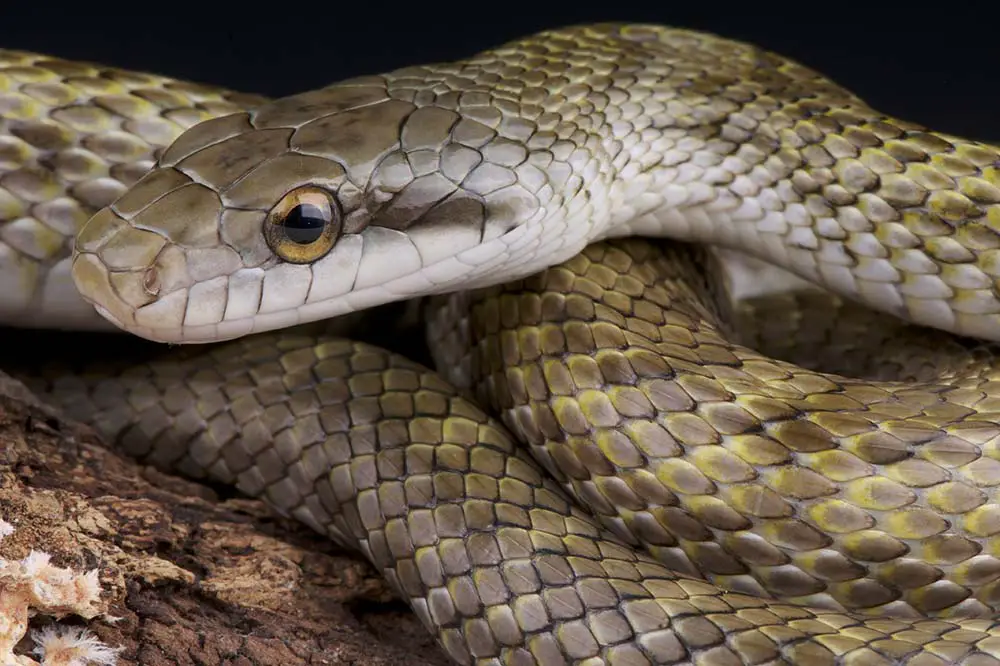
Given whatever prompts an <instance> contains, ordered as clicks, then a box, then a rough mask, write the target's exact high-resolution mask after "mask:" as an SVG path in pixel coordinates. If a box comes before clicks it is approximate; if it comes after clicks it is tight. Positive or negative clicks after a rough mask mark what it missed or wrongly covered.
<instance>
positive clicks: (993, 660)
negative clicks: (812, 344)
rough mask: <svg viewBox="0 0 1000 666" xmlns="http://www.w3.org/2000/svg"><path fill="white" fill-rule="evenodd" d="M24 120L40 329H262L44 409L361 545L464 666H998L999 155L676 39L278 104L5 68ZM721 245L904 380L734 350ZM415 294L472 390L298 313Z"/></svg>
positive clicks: (325, 314) (9, 122)
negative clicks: (789, 278)
mask: <svg viewBox="0 0 1000 666" xmlns="http://www.w3.org/2000/svg"><path fill="white" fill-rule="evenodd" d="M244 109H250V110H244ZM0 111H2V117H3V120H2V125H0V127H2V130H3V131H2V134H0V169H2V171H0V174H2V175H0V224H2V229H0V253H2V254H0V275H2V280H3V285H4V290H3V292H4V293H3V299H5V300H4V301H3V305H2V309H3V313H4V314H5V316H6V317H7V318H8V319H9V320H13V323H15V324H22V325H23V324H28V325H38V326H52V327H62V328H100V327H101V322H103V321H104V320H103V319H101V318H100V317H97V316H96V315H95V314H94V312H93V308H91V307H90V305H88V303H87V302H89V303H91V304H93V305H96V306H97V310H98V311H99V312H100V313H101V314H102V315H104V318H105V319H107V320H110V321H112V322H114V323H115V324H116V325H117V326H118V327H120V328H124V329H125V330H127V331H131V332H133V333H135V334H138V335H139V336H142V337H145V338H149V339H151V340H157V341H167V342H212V341H220V340H227V339H233V338H238V339H236V340H234V341H232V342H228V343H225V344H219V345H211V346H209V347H205V346H202V345H191V346H183V347H180V348H174V349H170V350H167V351H165V352H164V353H163V358H162V359H159V360H152V361H149V362H144V363H140V364H137V365H135V366H133V367H131V368H130V369H129V370H127V371H123V372H120V373H113V372H112V373H110V374H108V373H105V374H101V373H99V372H97V371H91V372H86V373H83V374H79V375H55V374H51V375H48V376H47V379H45V380H44V381H42V382H41V384H40V386H41V388H42V389H43V390H44V391H45V392H46V394H47V395H48V397H49V399H50V400H51V401H53V402H55V403H57V404H62V405H64V406H66V408H67V409H68V410H70V411H71V413H74V414H76V415H79V416H81V417H85V418H86V419H87V420H89V421H90V422H92V423H93V424H94V425H95V426H96V427H97V428H98V429H99V430H100V431H102V432H103V433H104V434H105V435H106V436H107V437H108V439H109V440H110V441H114V442H117V443H118V445H119V446H121V447H123V448H124V449H125V450H127V451H128V452H130V453H132V454H134V455H137V456H139V457H142V458H144V459H146V460H150V461H152V462H154V463H156V464H160V465H163V466H166V467H170V468H173V469H177V470H180V471H182V472H186V473H188V474H192V475H195V476H202V477H204V476H208V477H211V478H213V479H216V480H219V481H224V482H230V483H233V484H235V485H236V486H237V487H239V489H240V490H242V491H243V492H245V493H248V494H249V495H253V496H257V497H262V498H264V499H265V500H267V501H268V502H270V503H271V504H272V505H273V506H275V507H276V508H277V509H278V510H280V511H282V512H284V513H285V514H288V515H292V516H296V517H298V518H299V519H301V520H303V521H305V522H306V523H308V524H309V525H311V526H312V527H314V528H315V529H317V530H319V531H320V532H322V533H324V534H327V535H329V536H330V537H332V538H334V539H336V540H337V541H339V542H341V543H343V544H345V545H347V546H350V547H354V548H357V549H359V550H360V551H361V552H362V553H363V554H364V555H365V556H366V557H367V558H368V559H369V560H370V561H371V562H372V563H373V565H374V566H375V567H377V568H378V569H379V570H380V571H381V572H382V573H383V574H384V575H385V576H386V578H387V579H388V580H389V582H390V583H391V585H392V586H393V588H394V589H395V590H396V591H397V592H398V593H399V594H400V596H401V597H402V598H404V599H406V600H407V601H408V602H409V604H410V605H411V606H412V608H413V609H414V611H415V612H416V613H417V615H419V617H420V618H421V620H422V621H423V622H424V623H425V624H426V626H427V627H428V629H429V630H430V631H432V632H434V633H435V634H436V636H437V637H438V639H439V640H440V643H441V644H442V646H443V647H444V649H445V650H446V651H447V652H448V654H449V655H451V657H452V658H453V659H454V660H455V661H457V662H459V663H463V664H482V665H486V664H500V663H504V664H535V663H537V664H563V663H578V664H587V665H592V664H598V663H608V664H618V665H624V664H629V665H635V666H638V665H641V664H650V663H655V664H674V663H693V664H712V665H715V664H719V665H728V664H810V665H813V664H866V665H867V664H896V663H906V664H913V665H918V664H919V665H921V666H930V665H932V664H935V665H936V664H946V663H964V664H977V665H980V664H1000V623H998V622H997V620H996V615H995V613H996V611H997V607H998V605H1000V536H998V535H1000V498H998V496H997V493H996V490H995V489H996V488H997V487H998V484H1000V426H998V423H997V421H998V417H1000V370H998V368H1000V365H998V362H997V352H996V350H997V348H996V347H995V346H993V341H996V340H998V339H1000V299H998V289H1000V155H998V149H997V148H996V147H994V146H990V145H986V144H983V143H979V142H975V141H970V140H966V139H962V138H958V137H954V136H949V135H945V134H941V133H938V132H933V131H929V130H927V129H924V128H922V127H919V126H917V125H914V124H911V123H907V122H903V121H900V120H897V119H895V118H891V117H888V116H886V115H885V114H882V113H879V112H878V111H875V110H873V109H871V108H870V107H868V106H867V105H866V104H865V103H864V102H863V101H862V100H860V99H858V98H857V97H855V96H854V95H852V94H851V93H849V92H847V91H845V90H843V89H841V88H840V87H838V86H837V85H835V84H833V83H831V82H830V81H828V80H826V79H824V78H823V77H822V76H820V75H819V74H817V73H815V72H813V71H810V70H809V69H806V68H804V67H802V66H801V65H798V64H796V63H794V62H791V61H789V60H787V59H785V58H782V57H780V56H777V55H774V54H771V53H768V52H765V51H762V50H760V49H758V48H755V47H753V46H749V45H746V44H742V43H737V42H733V41H730V40H726V39H721V38H718V37H715V36H711V35H706V34H701V33H696V32H691V31H686V30H677V29H672V28H664V27H657V26H646V25H596V26H585V27H576V28H569V29H564V30H553V31H549V32H545V33H542V34H538V35H535V36H531V37H528V38H525V39H522V40H518V41H515V42H512V43H510V44H507V45H504V46H501V47H499V48H496V49H493V50H490V51H486V52H484V53H480V54H478V55H475V56H473V57H471V58H469V59H466V60H462V61H458V62H451V63H441V64H434V65H425V66H415V67H409V68H406V69H401V70H398V71H394V72H390V73H386V74H381V75H377V76H364V77H360V78H356V79H352V80H349V81H344V82H340V83H335V84H333V85H331V86H329V87H326V88H323V89H320V90H315V91H311V92H307V93H304V94H300V95H295V96H291V97H288V98H284V99H280V100H277V101H266V100H261V99H257V98H252V97H246V96H239V95H236V94H234V93H229V92H227V91H222V90H218V89H213V88H206V87H203V86H195V85H191V84H187V83H182V82H177V81H171V80H167V79H164V78H162V77H155V76H151V75H146V74H136V73H130V72H123V71H120V70H114V69H109V68H100V67H97V66H93V65H86V64H80V63H69V62H65V61H60V60H56V59H51V58H46V57H43V56H39V55H33V54H29V53H21V52H0ZM167 146H169V147H167ZM91 215H93V217H92V218H91V217H90V216H91ZM88 218H90V220H89V222H88V221H87V220H88ZM77 232H79V233H77ZM74 235H75V243H74V241H73V238H74ZM666 238H669V239H670V240H665V239H666ZM695 241H696V242H698V243H699V245H687V244H683V242H695ZM700 244H712V245H714V246H718V247H721V248H733V249H738V250H741V251H743V252H745V253H747V254H749V255H751V256H753V257H756V258H757V259H760V260H765V261H767V262H770V263H774V264H777V265H779V266H782V267H784V268H786V269H788V270H789V271H791V272H792V273H794V274H796V275H798V276H799V277H801V278H805V279H806V280H808V281H810V282H814V283H817V284H820V285H823V286H824V287H826V288H827V289H829V290H831V291H832V292H834V293H836V294H839V295H840V296H842V297H844V299H845V301H835V302H836V303H844V302H846V301H853V302H858V303H860V304H863V305H865V306H869V307H871V308H875V309H877V310H880V311H882V312H884V313H886V315H885V316H884V319H883V320H882V321H883V322H885V325H886V326H887V327H888V328H887V329H878V330H886V331H888V333H882V334H881V335H882V336H883V337H882V338H878V335H880V334H879V333H877V332H876V333H873V331H874V330H875V329H869V328H867V327H860V328H857V329H856V330H855V335H856V339H852V340H846V341H845V340H844V339H843V337H840V338H839V339H838V337H837V336H838V335H840V334H839V333H838V331H839V330H841V329H838V326H841V323H842V322H843V321H846V319H843V318H841V316H840V314H839V313H840V312H841V310H840V309H838V308H841V307H842V306H841V305H836V306H831V307H832V308H833V309H831V310H829V311H828V315H829V316H828V320H829V321H828V324H829V325H828V328H827V329H826V331H827V332H826V335H828V337H829V340H827V342H830V343H831V344H841V350H842V352H843V354H844V355H849V354H850V353H853V352H854V351H856V347H857V345H859V344H862V343H866V344H867V343H870V342H871V341H872V340H876V339H878V340H881V341H882V342H881V344H880V347H881V348H879V349H869V350H863V355H867V357H871V358H876V359H881V360H875V361H872V362H869V363H867V365H865V364H862V365H864V366H865V367H866V368H868V371H866V372H867V375H865V374H864V373H862V375H863V376H860V377H858V376H856V377H853V378H852V377H847V376H844V375H842V374H827V373H824V372H820V371H817V370H814V369H808V368H806V367H803V365H802V364H793V363H791V362H789V361H787V360H775V359H773V358H769V357H768V356H765V355H763V354H762V353H761V352H760V351H755V350H754V349H751V348H749V347H747V346H741V345H740V344H736V342H735V341H734V340H735V338H733V337H731V336H732V333H731V332H730V327H729V324H728V323H727V322H728V321H729V319H728V318H729V316H730V315H731V314H732V313H731V312H730V310H731V308H730V307H729V306H726V305H725V304H724V300H725V299H723V298H721V295H722V292H723V291H724V289H725V286H724V285H723V284H722V281H720V280H718V279H716V278H714V277H712V276H713V275H714V273H709V272H706V270H705V266H706V265H710V264H711V262H710V261H709V258H707V257H705V256H703V255H704V254H705V253H706V251H705V250H703V249H700V248H701V247H702V246H701V245H700ZM713 256H714V255H713ZM706 262H708V264H706ZM71 279H72V280H73V281H74V282H75V284H76V286H77V287H78V288H79V292H80V293H82V295H83V297H84V299H86V302H84V301H83V300H80V299H79V298H78V297H77V296H76V292H74V291H73V290H72V288H71V286H70V280H71ZM421 296H426V297H428V298H426V299H423V301H424V307H426V310H425V321H426V322H428V324H427V328H428V343H429V346H430V348H431V351H432V354H433V356H434V359H435V361H436V365H437V367H438V368H439V370H440V374H435V373H433V372H431V371H429V370H427V369H425V368H423V367H421V366H419V365H416V364H415V363H413V362H411V361H409V360H406V359H404V358H402V357H400V356H398V355H395V354H392V353H389V352H386V351H383V350H381V349H379V348H376V347H373V346H369V345H366V344H363V343H360V342H352V341H349V340H346V339H342V338H332V337H328V336H327V334H326V333H325V332H323V331H322V330H317V329H316V328H315V327H313V328H310V327H308V326H307V327H305V328H301V327H300V328H293V329H288V328H287V327H289V326H292V325H294V324H307V323H309V322H321V321H323V320H326V319H328V318H331V317H334V316H335V315H339V314H344V313H350V312H356V311H361V310H364V309H366V308H370V307H372V306H376V305H379V304H386V303H392V302H402V301H403V300H404V299H411V298H415V297H421ZM788 304H789V306H791V305H792V302H791V301H788ZM843 307H845V308H846V307H848V306H846V305H843ZM844 311H845V312H846V310H844ZM830 313H832V314H830ZM795 316H797V315H795V314H794V311H793V310H792V309H788V310H784V309H782V308H779V309H778V310H775V311H772V312H771V314H770V317H771V318H772V319H773V321H772V322H771V325H773V326H774V327H776V328H775V329H774V330H772V331H771V332H770V333H767V332H766V331H765V332H764V335H763V338H762V339H763V340H764V342H763V343H762V344H764V345H765V346H767V345H771V346H772V347H773V348H777V347H781V345H782V344H783V343H784V342H787V340H786V339H785V338H787V336H789V335H793V336H794V335H800V334H801V330H805V329H807V328H809V327H810V326H812V325H813V323H814V321H813V320H812V319H794V317H795ZM845 316H846V315H845ZM901 320H905V321H907V322H910V323H913V324H920V325H923V326H925V327H934V328H936V329H940V330H938V331H931V330H930V329H929V328H917V327H907V326H905V325H903V324H902V323H900V321H901ZM783 321H784V322H789V321H790V322H791V323H790V324H786V325H784V328H782V327H781V326H782V324H781V322H783ZM797 328H798V329H801V330H798V331H797V330H796V329H797ZM775 330H777V331H780V334H776V333H775V332H774V331H775ZM268 331H270V332H268ZM249 333H260V334H261V335H252V336H248V337H243V336H245V335H246V334H249ZM777 337H781V338H782V339H781V340H778V339H776V338H777ZM973 338H975V339H978V340H981V342H980V341H976V340H973ZM768 339H769V340H770V341H769V342H768ZM897 342H898V345H897ZM914 350H917V352H919V353H917V352H914ZM77 352H78V353H80V354H85V350H83V349H77ZM914 354H916V356H914ZM885 359H888V360H885ZM809 360H810V359H809V358H806V357H803V361H809ZM806 365H808V363H806ZM890 366H891V368H894V369H895V373H894V374H893V373H889V374H892V375H893V376H891V377H890V376H888V375H887V376H886V377H883V376H881V375H880V373H882V371H883V370H885V368H887V367H890ZM869 371H870V372H869ZM471 396H475V397H476V400H478V404H479V405H481V407H480V406H477V404H476V403H475V402H473V401H472V400H471ZM491 414H496V415H497V418H496V419H494V417H493V416H491ZM515 441H517V442H518V444H517V445H516V444H515ZM570 496H572V497H573V498H575V499H570ZM592 516H594V517H596V520H595V518H594V517H592Z"/></svg>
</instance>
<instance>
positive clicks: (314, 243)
mask: <svg viewBox="0 0 1000 666" xmlns="http://www.w3.org/2000/svg"><path fill="white" fill-rule="evenodd" d="M340 229H341V219H340V208H339V207H338V206H337V201H336V200H335V199H334V198H333V195H331V194H330V193H329V192H327V191H326V190H324V189H322V188H319V187H312V186H306V187H300V188H298V189H296V190H292V191H291V192H289V193H288V194H286V195H285V196H283V197H282V198H281V201H279V202H278V203H277V205H276V206H275V207H274V208H272V209H271V212H270V213H268V214H267V219H266V220H264V238H265V239H266V240H267V245H268V247H270V248H271V251H273V252H274V253H275V254H276V255H278V256H279V257H281V258H282V259H284V260H285V261H287V262H289V263H292V264H306V263H309V262H311V261H316V260H317V259H319V258H320V257H322V256H323V255H325V254H326V253H327V252H329V251H330V249H331V248H332V247H333V244H334V243H335V242H336V241H337V237H338V236H339V235H340Z"/></svg>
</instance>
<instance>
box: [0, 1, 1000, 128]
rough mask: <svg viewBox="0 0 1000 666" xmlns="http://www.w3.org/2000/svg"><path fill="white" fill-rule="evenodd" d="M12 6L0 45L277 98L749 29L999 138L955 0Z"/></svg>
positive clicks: (861, 90)
mask: <svg viewBox="0 0 1000 666" xmlns="http://www.w3.org/2000/svg"><path fill="white" fill-rule="evenodd" d="M4 4H5V5H7V8H4V9H0V47H6V48H18V49H26V50H32V51H39V52H43V53H49V54H52V55H58V56H62V57H66V58H71V59H81V60H91V61H96V62H101V63H104V64H110V65H115V66H120V67H126V68H131V69H138V70H145V71H153V72H157V73H161V74H167V75H172V76H176V77H180V78H185V79H190V80H195V81H200V82H204V83H214V84H219V85H225V86H228V87H230V88H235V89H239V90H243V91H247V92H257V93H264V94H268V95H274V96H277V95H285V94H290V93H294V92H300V91H304V90H308V89H310V88H315V87H318V86H321V85H325V84H327V83H331V82H333V81H336V80H338V79H342V78H346V77H349V76H355V75H359V74H367V73H376V72H379V71H384V70H386V69H391V68H394V67H399V66H403V65H407V64H416V63H419V62H426V61H437V60H451V59H455V58H460V57H462V56H465V55H469V54H471V53H473V52H475V51H478V50H480V49H483V48H487V47H489V46H493V45H496V44H498V43H500V42H503V41H505V40H508V39H512V38H515V37H518V36H522V35H525V34H528V33H531V32H534V31H536V30H539V29H543V28H546V27H556V26H560V25H566V24H572V23H579V22H588V21H602V20H626V21H649V22H657V23H667V24H671V25H677V26H683V27H689V28H695V29H701V30H708V31H711V32H716V33H719V34H723V35H726V36H730V37H734V38H737V39H742V40H747V41H752V42H755V43H757V44H759V45H761V46H763V47H765V48H768V49H771V50H773V51H777V52H779V53H782V54H784V55H787V56H790V57H793V58H795V59H797V60H799V61H800V62H802V63H804V64H806V65H808V66H810V67H813V68H815V69H818V70H820V71H822V72H824V73H826V74H827V75H828V76H830V77H831V78H833V79H834V80H836V81H838V82H840V83H841V84H843V85H846V86H847V87H849V88H850V89H852V90H854V91H855V92H857V93H858V94H860V95H861V96H862V97H864V98H865V99H867V100H868V101H869V102H870V103H871V104H872V105H873V106H875V107H876V108H878V109H880V110H882V111H885V112H888V113H891V114H894V115H896V116H900V117H903V118H906V119H908V120H913V121H916V122H920V123H923V124H925V125H928V126H930V127H932V128H934V129H937V130H941V131H946V132H951V133H955V134H960V135H966V136H970V137H973V138H980V139H992V140H1000V122H997V121H998V117H1000V115H998V113H997V108H998V105H1000V77H997V75H996V67H997V64H998V62H1000V57H998V56H1000V40H998V39H997V37H996V31H995V22H994V21H993V19H992V16H990V15H989V12H988V10H986V9H976V4H977V3H964V2H961V0H959V1H956V2H953V3H950V5H949V4H947V3H934V4H928V5H922V4H920V3H905V4H904V3H892V2H889V3H885V2H877V1H872V2H869V3H860V2H817V1H810V0H806V1H803V2H798V3H768V2H762V1H761V0H747V1H746V2H743V3H739V4H737V3H731V4H730V3H724V2H723V3H719V2H706V1H704V0H684V1H683V2H671V1H670V0H661V1H660V2H645V3H642V2H615V0H607V1H606V2H605V3H594V2H591V3H574V4H572V5H570V4H563V3H538V2H536V3H519V2H516V0H507V2H498V1H496V0H494V1H492V2H483V1H482V0H466V2H464V3H430V2H426V0H401V1H398V2H397V1H396V0H374V1H373V0H340V1H336V0H334V1H331V2H325V3H309V2H296V1H294V0H290V1H289V0H285V1H283V0H259V1H257V2H242V3H225V2H223V3H218V4H213V3H211V2H207V1H206V2H203V3H200V4H194V3H177V2H165V1H164V0H139V1H133V2H130V3H128V4H127V5H123V6H122V7H116V6H114V5H109V4H98V3H94V2H93V0H79V1H78V2H76V3H72V4H70V3H58V2H57V3H51V2H48V1H46V0H41V1H37V2H35V3H34V4H31V3H30V2H26V1H25V0H16V1H15V2H6V3H4ZM988 5H989V3H980V6H981V7H987V6H988ZM95 7H99V9H96V8H95ZM124 7H127V9H126V8H124ZM922 7H927V8H928V9H922ZM943 12H950V13H949V14H947V15H944V14H943Z"/></svg>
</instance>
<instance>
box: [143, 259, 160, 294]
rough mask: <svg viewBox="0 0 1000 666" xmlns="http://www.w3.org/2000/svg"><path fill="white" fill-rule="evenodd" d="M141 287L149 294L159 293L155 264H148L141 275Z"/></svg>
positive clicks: (158, 274) (158, 278) (158, 277)
mask: <svg viewBox="0 0 1000 666" xmlns="http://www.w3.org/2000/svg"><path fill="white" fill-rule="evenodd" d="M142 289H143V291H145V292H146V293H147V294H149V295H150V296H156V295H158V294H159V293H160V272H159V271H158V270H156V266H150V267H149V268H147V269H146V272H145V273H143V275H142Z"/></svg>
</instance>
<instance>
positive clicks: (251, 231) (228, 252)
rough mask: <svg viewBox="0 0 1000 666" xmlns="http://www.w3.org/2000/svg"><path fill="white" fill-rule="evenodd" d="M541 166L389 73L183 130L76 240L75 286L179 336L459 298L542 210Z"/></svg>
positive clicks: (216, 334)
mask: <svg viewBox="0 0 1000 666" xmlns="http://www.w3.org/2000/svg"><path fill="white" fill-rule="evenodd" d="M404 97H405V96H404ZM526 159H527V151H526V149H525V148H524V146H523V145H521V144H520V143H519V142H517V141H514V140H511V139H509V138H504V137H502V136H500V135H499V134H498V132H497V131H495V130H494V129H492V128H491V127H490V126H489V123H487V122H481V121H479V120H474V119H472V118H470V117H468V116H466V115H462V114H460V113H459V112H458V111H456V110H449V109H445V108H441V107H438V106H433V105H429V106H422V107H421V106H418V105H416V104H415V103H413V102H410V101H406V100H405V99H397V98H394V97H392V96H390V94H389V89H388V87H387V85H386V84H385V82H384V81H383V79H382V78H381V77H369V78H366V79H356V80H353V81H348V82H344V83H341V84H337V85H335V86H331V87H329V88H324V89H321V90H316V91H312V92H309V93H305V94H301V95H296V96H292V97H287V98H283V99H281V100H278V101H275V102H272V103H270V104H267V105H264V106H262V107H260V108H258V109H256V110H255V111H251V112H245V113H238V114H233V115H228V116H223V117H219V118H215V119H212V120H208V121H205V122H202V123H200V124H198V125H195V126H193V127H192V128H190V129H189V130H187V131H186V132H184V133H183V134H182V135H181V136H179V137H178V138H177V139H176V141H175V142H174V143H173V144H171V145H170V146H169V147H168V148H167V149H166V150H165V151H164V153H163V154H162V155H161V157H160V159H159V160H158V162H157V164H156V166H155V167H154V168H153V169H152V170H151V171H150V172H149V173H147V174H146V175H145V176H144V177H143V178H142V179H141V180H139V181H138V182H137V183H135V185H133V186H132V187H131V188H130V189H129V190H128V191H127V192H126V193H125V194H123V195H122V196H121V197H120V198H119V199H118V200H116V201H115V202H114V203H112V204H111V205H110V206H108V207H106V208H104V209H103V210H101V211H99V212H98V213H97V214H96V215H95V216H94V217H93V218H91V220H90V221H89V222H88V223H87V224H86V226H85V227H84V228H83V229H82V230H81V232H80V233H79V234H78V236H77V241H76V246H75V249H74V259H73V267H72V273H73V279H74V281H75V283H76V285H77V289H78V290H79V291H80V293H81V294H82V295H83V297H84V298H85V299H86V300H88V301H89V302H91V303H92V304H94V306H95V307H96V308H97V309H98V311H99V312H100V313H101V314H102V315H103V316H104V317H106V318H107V319H109V320H110V321H111V322H113V323H114V324H116V325H118V326H119V327H121V328H124V329H126V330H128V331H130V332H132V333H135V334H137V335H140V336H142V337H145V338H149V339H152V340H158V341H164V342H209V341H215V340H222V339H230V338H234V337H239V336H242V335H245V334H248V333H253V332H260V331H266V330H273V329H276V328H283V327H286V326H290V325H294V324H298V323H305V322H309V321H315V320H318V319H324V318H328V317H334V316H337V315H340V314H346V313H349V312H353V311H357V310H360V309H363V308H367V307H372V306H375V305H380V304H383V303H387V302H391V301H396V300H402V299H405V298H410V297H412V296H415V295H421V294H428V293H436V292H440V291H445V290H450V289H454V288H456V287H457V286H459V285H463V286H464V285H466V283H467V282H468V281H469V280H470V278H471V277H474V276H475V275H477V274H480V273H482V272H483V270H482V267H483V266H487V267H489V266H490V262H492V266H493V268H496V266H497V264H498V262H502V261H503V260H504V259H505V258H506V257H508V256H509V248H510V241H511V239H512V238H513V237H514V236H517V235H519V234H518V233H514V234H513V235H512V232H514V231H516V228H518V227H519V225H520V223H521V222H522V221H524V220H528V219H531V218H532V216H533V215H536V214H537V213H538V212H539V211H540V210H541V208H542V207H541V205H540V203H539V198H538V196H536V194H535V193H533V192H532V191H530V190H529V189H528V188H526V187H525V186H524V185H523V183H522V182H521V180H522V177H521V176H519V175H518V173H517V171H516V170H517V167H518V166H519V165H523V164H524V163H525V162H526ZM535 171H536V172H540V170H538V169H537V168H536V169H535ZM535 180H536V181H537V183H538V187H541V186H542V182H543V181H544V179H541V180H539V179H538V178H536V179H535ZM550 191H551V188H550ZM520 227H521V229H522V232H521V233H520V235H521V236H524V235H525V234H524V233H523V231H524V227H523V225H520ZM531 268H532V267H531V266H525V271H527V270H530V269H531ZM504 276H505V277H506V278H510V277H512V276H511V273H510V272H507V273H505V274H504Z"/></svg>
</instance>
